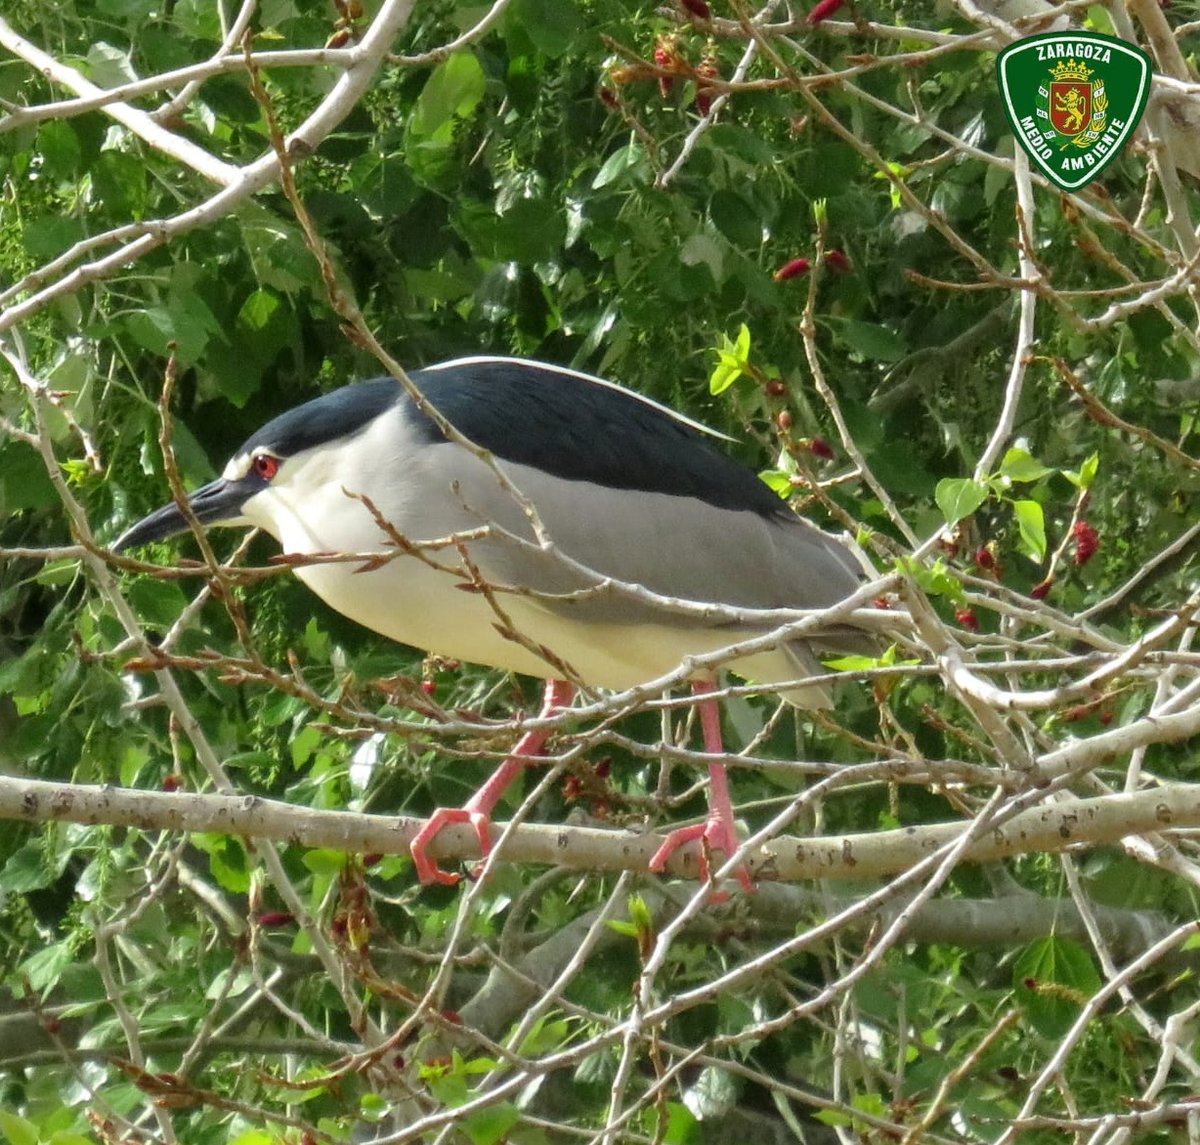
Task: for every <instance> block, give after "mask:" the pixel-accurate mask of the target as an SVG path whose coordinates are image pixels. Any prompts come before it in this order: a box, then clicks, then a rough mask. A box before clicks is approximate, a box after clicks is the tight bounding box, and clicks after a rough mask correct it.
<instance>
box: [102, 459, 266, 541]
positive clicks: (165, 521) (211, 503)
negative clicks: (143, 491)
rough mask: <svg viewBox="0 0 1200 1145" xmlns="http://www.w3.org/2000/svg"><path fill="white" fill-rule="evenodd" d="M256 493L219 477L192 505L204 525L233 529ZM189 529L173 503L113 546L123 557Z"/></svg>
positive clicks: (192, 499)
mask: <svg viewBox="0 0 1200 1145" xmlns="http://www.w3.org/2000/svg"><path fill="white" fill-rule="evenodd" d="M256 492H258V490H257V489H247V488H246V483H245V482H243V481H226V480H225V478H224V477H218V478H217V479H216V481H210V482H209V483H208V484H207V485H203V486H201V487H200V488H199V489H197V490H196V492H195V493H193V494H191V495H190V496H189V497H188V505H189V506H191V510H192V513H193V514H194V515H195V518H196V520H197V521H199V522H200V524H202V525H220V524H225V525H232V524H236V523H237V522H238V521H239V520H240V518H241V515H242V505H243V504H245V502H246V500H247V499H248V498H249V497H252V496H253V495H254V494H255V493H256ZM187 529H188V523H187V520H186V519H185V518H184V515H183V514H182V513H181V512H180V511H179V506H178V505H176V504H175V503H174V502H171V504H170V505H164V506H163V507H162V508H161V509H155V510H154V512H153V513H151V514H150V515H149V516H148V517H143V518H142V519H141V520H140V521H139V522H138V523H137V524H136V525H133V526H132V527H131V528H128V529H126V530H125V532H123V533H122V534H121V535H120V536H119V537H118V538H117V539H116V542H115V543H114V544H113V551H114V552H118V553H123V552H124V551H125V550H126V549H132V548H134V547H136V546H137V545H146V544H149V543H150V542H151V541H162V540H166V538H167V537H173V536H175V534H176V533H186V532H187Z"/></svg>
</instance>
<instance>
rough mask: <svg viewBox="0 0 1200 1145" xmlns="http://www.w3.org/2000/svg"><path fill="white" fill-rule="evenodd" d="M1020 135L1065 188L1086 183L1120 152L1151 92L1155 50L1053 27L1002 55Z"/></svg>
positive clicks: (1001, 71)
mask: <svg viewBox="0 0 1200 1145" xmlns="http://www.w3.org/2000/svg"><path fill="white" fill-rule="evenodd" d="M996 75H997V76H998V77H999V80H1000V94H1001V95H1002V96H1003V97H1004V110H1005V111H1006V112H1007V113H1008V121H1009V123H1010V124H1011V125H1012V130H1013V134H1014V135H1015V136H1016V137H1017V142H1018V143H1020V145H1021V146H1022V147H1024V148H1025V150H1026V151H1027V152H1029V157H1030V158H1031V159H1032V160H1033V161H1034V162H1035V163H1036V164H1037V165H1038V167H1039V168H1040V169H1041V171H1042V174H1044V175H1045V176H1046V178H1047V179H1049V180H1050V182H1052V183H1053V184H1054V185H1055V186H1057V187H1061V188H1062V189H1063V190H1064V191H1078V190H1079V189H1080V188H1081V187H1086V186H1087V184H1088V183H1090V182H1091V181H1092V180H1093V179H1095V178H1096V176H1097V175H1099V174H1100V173H1101V172H1102V171H1103V170H1104V169H1105V167H1107V166H1108V165H1109V164H1110V163H1111V162H1112V161H1113V160H1114V159H1115V158H1116V157H1117V155H1118V154H1119V152H1120V150H1121V148H1122V147H1123V146H1124V145H1125V142H1126V141H1127V140H1128V139H1129V137H1130V135H1132V134H1133V130H1134V128H1135V127H1137V125H1138V121H1139V120H1140V119H1141V118H1142V112H1143V111H1145V109H1146V97H1147V96H1148V95H1149V94H1150V57H1149V56H1147V55H1146V53H1145V52H1143V51H1142V50H1141V49H1140V48H1135V47H1134V46H1133V45H1132V44H1128V43H1126V42H1125V41H1124V40H1118V39H1117V38H1116V37H1115V36H1102V35H1100V34H1099V33H1098V32H1047V33H1046V34H1044V35H1041V36H1029V37H1028V38H1026V39H1024V40H1018V41H1017V42H1016V43H1015V44H1010V45H1009V46H1008V47H1007V48H1005V49H1004V51H1002V52H1001V53H1000V54H999V55H998V56H997V57H996Z"/></svg>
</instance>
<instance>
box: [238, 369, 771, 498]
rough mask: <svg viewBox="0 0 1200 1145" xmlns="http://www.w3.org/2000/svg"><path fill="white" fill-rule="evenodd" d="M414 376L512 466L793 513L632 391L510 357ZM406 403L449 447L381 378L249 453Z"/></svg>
mask: <svg viewBox="0 0 1200 1145" xmlns="http://www.w3.org/2000/svg"><path fill="white" fill-rule="evenodd" d="M412 380H413V382H414V383H415V384H416V385H417V387H418V388H419V389H420V390H421V392H422V393H423V394H424V395H425V396H426V398H428V400H429V402H430V404H431V405H433V407H434V408H435V409H436V410H437V411H438V412H439V413H440V414H441V415H442V417H444V418H445V419H446V420H447V421H448V422H449V423H450V424H451V425H453V426H454V427H455V428H456V429H457V430H458V431H459V432H460V433H461V434H463V435H464V436H465V437H467V438H469V439H470V440H471V441H473V442H475V444H476V445H479V446H481V447H482V448H483V449H486V450H487V451H488V452H489V453H492V454H494V455H495V456H496V457H498V458H501V459H502V460H505V461H511V462H514V463H516V464H520V465H529V466H532V467H534V468H536V469H540V470H543V471H544V472H546V473H552V474H554V475H555V476H556V477H562V478H565V479H566V480H570V481H590V482H592V483H594V484H596V485H605V486H608V487H609V488H614V489H638V490H643V491H645V492H654V493H667V494H670V495H672V496H676V497H695V498H697V499H699V500H701V501H706V502H708V503H709V504H710V505H715V506H718V507H719V508H723V509H737V510H743V511H749V512H754V513H759V514H761V515H763V516H775V515H779V514H782V513H785V512H786V510H785V508H784V504H783V502H782V501H781V500H780V499H779V498H778V497H777V496H776V495H775V494H774V493H772V492H771V490H770V489H768V488H767V486H766V485H764V484H763V483H762V482H761V481H760V480H759V479H758V477H757V476H756V475H755V474H754V473H752V472H751V471H750V470H749V469H747V468H745V467H744V466H742V465H740V464H738V463H737V462H736V461H734V460H732V459H731V458H730V457H728V456H727V455H726V454H725V453H723V452H722V451H721V450H720V449H719V448H718V447H717V445H716V444H715V443H714V442H713V441H712V440H710V439H709V438H708V437H706V436H705V435H704V434H702V433H700V432H699V431H698V430H695V429H692V428H691V427H690V426H688V425H686V424H684V423H683V422H680V421H677V420H676V419H675V418H673V417H671V416H670V415H669V414H667V413H665V412H663V411H662V410H659V409H656V408H655V407H654V406H652V405H649V404H647V403H646V402H644V401H641V400H639V399H638V398H637V397H635V396H633V395H632V394H630V393H628V392H626V391H624V390H620V389H617V388H614V387H611V386H606V385H602V384H600V383H597V382H593V381H590V380H588V379H586V378H583V377H578V376H572V375H571V374H567V373H563V372H562V371H559V370H555V369H553V368H548V367H544V366H539V365H538V364H536V363H533V362H524V361H521V360H519V359H512V358H486V359H466V360H463V361H461V362H455V363H451V364H449V365H445V366H437V367H433V368H429V369H424V370H416V371H414V372H413V373H412ZM398 402H399V403H403V404H404V406H405V407H406V409H407V412H408V416H409V417H410V418H411V419H412V421H411V424H412V426H413V428H414V430H415V431H416V432H417V434H418V437H419V439H420V440H422V441H425V442H428V443H430V444H434V443H436V442H440V441H442V440H443V436H442V433H441V431H440V430H439V429H438V427H437V425H436V424H435V423H434V422H433V420H432V419H431V418H429V417H427V416H426V415H425V414H423V413H421V412H420V411H419V410H418V409H417V408H416V406H415V405H413V403H412V402H411V401H410V399H409V398H408V395H407V394H406V393H405V391H404V389H403V388H402V387H401V386H400V385H399V384H398V383H397V382H395V381H394V380H393V379H391V378H377V379H375V380H374V381H369V382H359V383H357V384H355V385H351V386H345V387H343V388H342V389H340V390H335V391H334V392H332V393H329V394H326V395H324V396H323V397H319V398H316V399H315V400H313V401H311V402H307V403H306V404H304V405H302V406H299V407H297V408H296V409H294V410H291V411H289V412H288V413H285V414H281V415H280V416H279V417H277V418H275V419H274V420H273V421H271V422H268V423H267V424H266V425H265V426H263V428H262V429H260V430H259V431H258V432H257V433H256V434H255V435H254V436H253V437H252V438H250V440H249V441H248V442H247V443H246V445H245V447H244V448H245V449H246V450H247V451H251V450H253V449H254V448H255V447H261V448H265V449H271V450H276V451H278V452H279V453H280V454H281V455H282V456H285V457H286V456H290V455H291V454H293V453H295V452H298V451H299V450H302V449H306V448H310V447H311V446H314V445H318V444H320V443H321V442H322V441H330V440H333V439H335V438H338V437H342V436H345V435H347V434H351V433H354V432H355V431H357V430H358V429H361V428H362V427H363V426H364V425H366V424H367V423H368V422H370V421H372V420H374V418H375V417H377V416H378V415H379V414H380V413H382V412H383V411H384V410H385V409H386V408H388V407H389V406H391V405H393V404H396V403H398Z"/></svg>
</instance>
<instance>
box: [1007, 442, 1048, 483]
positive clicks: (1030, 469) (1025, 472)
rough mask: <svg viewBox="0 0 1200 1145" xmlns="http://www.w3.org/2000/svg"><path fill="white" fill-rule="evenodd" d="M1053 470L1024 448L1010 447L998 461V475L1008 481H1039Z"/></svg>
mask: <svg viewBox="0 0 1200 1145" xmlns="http://www.w3.org/2000/svg"><path fill="white" fill-rule="evenodd" d="M1053 472H1054V470H1053V469H1048V468H1047V467H1046V466H1045V465H1043V464H1042V463H1041V462H1040V461H1038V460H1037V459H1036V458H1034V457H1033V456H1032V455H1031V454H1030V453H1029V452H1028V451H1027V450H1024V449H1017V448H1013V449H1010V450H1009V451H1008V452H1007V453H1006V454H1005V455H1004V460H1003V461H1001V462H1000V476H1001V477H1007V478H1008V479H1009V480H1010V481H1040V480H1041V479H1042V478H1043V477H1046V476H1048V475H1049V474H1051V473H1053Z"/></svg>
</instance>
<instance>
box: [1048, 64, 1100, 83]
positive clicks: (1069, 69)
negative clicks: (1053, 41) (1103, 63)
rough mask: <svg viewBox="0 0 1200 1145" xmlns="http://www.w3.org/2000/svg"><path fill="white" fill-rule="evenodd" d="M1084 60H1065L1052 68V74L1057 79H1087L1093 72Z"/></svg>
mask: <svg viewBox="0 0 1200 1145" xmlns="http://www.w3.org/2000/svg"><path fill="white" fill-rule="evenodd" d="M1092 70H1093V69H1092V68H1089V67H1088V66H1087V64H1085V63H1084V62H1083V60H1063V61H1062V62H1061V63H1057V64H1055V65H1054V66H1053V67H1052V68H1051V69H1050V75H1051V76H1052V77H1053V78H1054V79H1056V80H1060V81H1061V80H1086V79H1087V78H1088V77H1089V76H1090V75H1091V74H1092Z"/></svg>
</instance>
